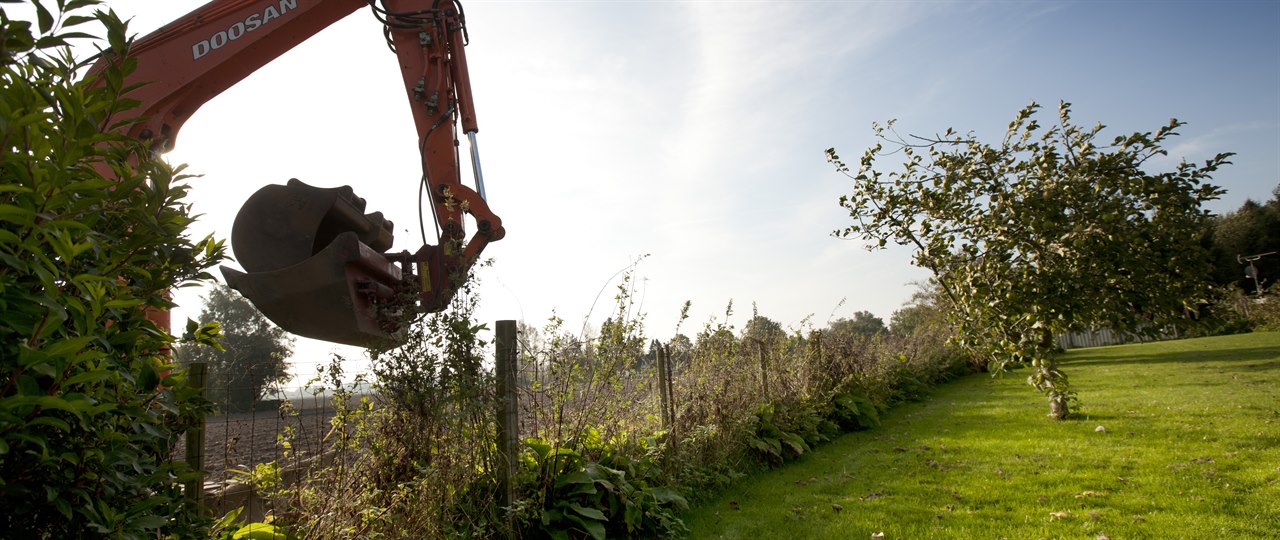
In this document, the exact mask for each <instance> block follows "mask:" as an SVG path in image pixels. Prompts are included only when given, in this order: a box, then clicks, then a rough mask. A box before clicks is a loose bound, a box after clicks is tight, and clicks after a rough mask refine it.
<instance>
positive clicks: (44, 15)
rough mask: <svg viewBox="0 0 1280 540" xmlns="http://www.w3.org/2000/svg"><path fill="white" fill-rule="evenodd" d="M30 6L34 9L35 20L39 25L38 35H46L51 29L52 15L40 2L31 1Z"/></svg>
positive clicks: (38, 0) (37, 0) (36, 0)
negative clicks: (32, 5)
mask: <svg viewBox="0 0 1280 540" xmlns="http://www.w3.org/2000/svg"><path fill="white" fill-rule="evenodd" d="M31 3H32V4H34V5H35V7H36V19H37V20H38V21H39V23H40V33H41V34H48V33H49V30H52V29H53V14H52V13H49V8H46V7H44V4H42V3H41V2H40V0H32V1H31Z"/></svg>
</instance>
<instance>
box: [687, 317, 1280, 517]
mask: <svg viewBox="0 0 1280 540" xmlns="http://www.w3.org/2000/svg"><path fill="white" fill-rule="evenodd" d="M1064 369H1065V371H1066V372H1067V374H1068V376H1070V377H1071V382H1072V384H1073V385H1074V386H1075V388H1077V389H1078V390H1079V392H1080V398H1081V402H1082V403H1081V405H1082V406H1083V407H1082V408H1081V409H1080V415H1079V416H1078V417H1077V418H1075V419H1073V420H1067V421H1064V422H1057V421H1053V420H1051V419H1049V418H1047V417H1046V416H1045V414H1046V413H1047V412H1048V406H1047V405H1046V404H1045V402H1044V400H1043V399H1041V398H1040V397H1039V396H1038V395H1037V394H1036V393H1034V391H1033V390H1032V389H1031V388H1030V387H1028V386H1027V385H1026V382H1025V376H1023V375H1019V373H1018V372H1013V373H1010V374H1008V375H1005V376H1003V377H1001V378H995V379H993V378H991V377H990V376H986V375H978V376H973V377H968V378H965V379H962V380H960V381H957V382H954V383H951V384H948V385H945V386H943V387H940V388H938V389H936V390H935V391H934V392H933V395H932V397H931V398H929V399H928V400H927V401H924V402H920V403H912V404H906V405H901V406H899V407H897V408H895V409H894V410H892V411H890V412H889V413H888V414H887V415H885V418H884V423H883V424H882V425H881V426H880V427H878V428H876V429H873V430H871V431H867V432H862V433H855V434H850V435H847V436H844V437H842V438H840V439H837V440H836V441H834V442H832V443H830V444H828V445H826V446H823V447H821V448H818V449H816V450H814V451H813V452H811V453H809V454H808V455H807V456H805V457H804V458H802V459H801V460H800V461H798V462H796V463H793V464H790V465H788V466H786V467H783V468H781V469H777V470H774V471H770V472H768V473H764V474H760V475H758V476H756V477H753V478H749V479H746V480H744V481H742V482H740V483H739V484H737V485H735V486H734V487H733V488H732V489H731V490H730V491H729V492H727V493H725V494H724V495H723V496H722V497H721V498H720V499H719V500H716V501H713V502H711V503H708V504H707V505H705V506H703V507H700V508H695V509H694V510H693V511H692V512H690V513H689V514H688V515H686V516H685V522H686V524H688V526H689V528H690V529H691V530H692V531H693V534H692V536H691V537H692V538H751V539H756V538H783V539H792V540H800V539H809V538H840V539H870V538H872V535H873V534H876V533H881V532H882V533H884V538H885V539H886V540H894V539H918V538H966V539H968V538H992V539H995V538H1009V539H1024V538H1029V539H1035V538H1088V539H1096V538H1100V537H1103V536H1105V537H1109V538H1113V539H1116V540H1119V539H1122V538H1155V539H1166V538H1168V539H1175V538H1194V539H1201V538H1203V539H1240V538H1280V333H1255V334H1246V335H1238V336H1224V337H1214V338H1203V339H1192V340H1182V341H1169V342H1162V343H1151V344H1142V345H1123V346H1117V347H1101V348H1095V349H1084V350H1079V351H1072V352H1071V353H1069V354H1068V355H1067V356H1066V358H1065V365H1064Z"/></svg>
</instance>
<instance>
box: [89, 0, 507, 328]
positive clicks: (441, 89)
mask: <svg viewBox="0 0 1280 540" xmlns="http://www.w3.org/2000/svg"><path fill="white" fill-rule="evenodd" d="M371 6H375V3H373V2H369V1H367V0H215V1H213V2H210V3H209V4H206V5H205V6H202V7H200V8H198V9H196V10H195V11H193V12H191V13H189V14H187V15H185V16H183V17H181V18H179V19H177V20H175V21H173V22H172V23H169V24H168V25H165V26H164V27H162V28H160V29H159V30H156V31H155V32H152V33H151V34H148V35H147V36H144V37H142V38H140V39H139V40H138V41H137V42H136V43H134V44H133V46H132V49H131V51H130V52H131V55H132V57H133V58H135V59H136V60H137V69H136V71H135V72H134V73H133V74H132V75H131V76H130V78H129V82H130V83H141V86H139V87H138V88H137V89H135V90H132V91H131V92H130V93H129V94H127V97H129V98H131V99H135V100H137V101H139V102H140V109H139V112H140V113H141V114H142V115H143V116H144V117H145V119H144V120H143V121H141V122H138V123H135V124H132V125H131V126H130V127H129V128H128V134H129V135H131V136H134V137H136V138H139V139H142V140H149V141H151V142H152V145H153V147H154V148H155V150H156V151H158V152H164V151H167V150H169V149H172V148H173V146H174V143H175V141H176V140H177V137H178V132H179V131H180V130H181V129H182V126H183V124H184V123H185V122H186V120H187V119H188V118H190V116H191V115H192V114H193V113H195V111H196V110H197V109H199V108H200V107H201V106H202V105H203V104H205V103H206V102H208V101H209V100H211V99H213V98H214V97H216V96H217V95H218V94H220V93H222V92H223V91H225V90H226V89H228V88H230V87H231V86H233V85H235V84H236V83H237V82H239V81H241V80H243V79H244V78H245V77H247V76H249V75H250V74H251V73H253V72H254V71H256V70H257V69H259V68H261V67H262V66H264V65H266V64H268V63H270V62H271V61H273V60H275V59H276V58H277V57H279V56H280V55H281V54H283V53H284V52H286V51H288V50H289V49H292V48H293V47H295V46H297V45H298V44H300V43H302V42H303V41H305V40H306V39H307V38H309V37H311V36H313V35H315V34H317V33H319V32H320V31H322V30H324V29H325V28H327V27H328V26H330V25H332V24H333V23H335V22H337V21H338V20H340V19H342V18H344V17H346V16H347V15H349V14H351V13H353V12H355V11H357V10H359V9H360V8H362V7H371ZM380 6H381V9H376V8H375V11H376V13H377V14H379V16H380V17H385V20H386V22H387V25H386V28H385V30H386V33H387V36H388V39H389V41H390V43H391V44H392V46H393V48H394V50H395V51H396V52H395V54H396V55H397V57H398V60H399V66H400V70H401V74H402V78H403V80H404V86H405V94H406V96H407V98H408V100H409V110H410V114H411V115H412V117H413V120H414V124H415V126H416V128H417V132H418V142H419V147H420V148H421V150H422V153H421V154H422V155H421V159H422V168H423V175H424V177H425V179H426V184H427V189H428V192H429V197H430V201H431V204H432V205H433V207H434V209H435V215H436V219H437V222H438V224H439V226H440V230H441V231H442V233H441V238H440V245H426V246H423V247H422V248H420V249H419V250H417V251H416V252H414V253H408V252H404V253H401V254H387V253H384V251H385V250H386V249H387V246H389V245H390V242H389V241H387V242H385V245H377V246H376V248H370V247H369V246H368V245H366V244H364V243H362V242H361V241H360V239H353V238H350V237H347V236H343V235H341V234H340V233H341V232H342V231H330V233H331V234H330V233H326V234H328V236H330V237H334V238H337V237H338V236H341V237H342V238H343V242H344V246H347V247H343V248H342V249H340V250H338V251H340V252H341V253H342V255H333V256H330V257H329V260H330V261H331V264H359V265H365V266H367V265H368V264H369V263H368V261H369V260H370V258H369V257H367V256H366V255H369V254H373V255H375V256H376V257H378V258H383V257H385V258H386V259H387V260H388V261H390V262H391V263H393V264H399V265H400V266H401V268H403V269H404V270H405V271H406V272H405V274H404V275H397V276H395V278H391V277H388V276H381V277H380V278H379V284H380V285H382V286H385V285H387V283H388V282H390V281H396V280H400V281H401V282H403V284H404V285H405V286H410V287H412V288H413V289H414V290H416V294H417V296H418V304H419V306H418V307H419V310H422V311H436V310H439V309H443V308H444V307H445V306H446V305H447V304H448V302H449V300H450V298H452V296H453V294H454V292H455V283H456V281H455V279H454V278H455V276H459V275H462V274H464V273H465V272H466V271H467V270H468V269H469V268H470V267H471V266H472V265H473V264H474V263H475V262H476V260H477V259H478V258H479V256H480V254H481V252H482V251H483V250H484V249H485V247H486V246H487V245H488V243H489V242H492V241H496V240H500V239H501V238H502V237H503V236H504V235H505V230H504V229H503V227H502V221H501V219H499V218H498V216H497V215H495V214H494V213H493V212H492V211H491V210H490V208H489V205H488V203H487V202H486V201H485V200H484V198H483V197H482V196H481V195H480V194H479V193H477V191H476V190H474V189H472V188H471V187H469V186H467V185H464V184H463V183H462V178H461V174H460V167H459V164H458V160H457V153H456V144H457V141H456V138H457V128H458V126H459V124H461V127H462V129H463V131H464V132H466V133H474V132H476V131H477V130H478V124H477V122H476V114H475V105H474V102H473V98H472V92H471V88H470V80H469V74H468V70H467V66H466V55H465V52H464V49H463V47H464V45H465V43H464V41H465V32H466V30H465V21H464V20H463V14H462V10H461V6H460V4H458V3H457V2H455V1H453V0H382V1H381V2H380ZM104 61H110V59H109V58H108V59H104ZM414 180H417V179H414ZM409 184H410V183H409V182H406V185H409ZM413 184H414V185H416V182H413ZM356 187H357V189H358V188H359V186H356ZM258 211H263V210H258ZM266 211H270V210H266ZM467 215H470V216H471V218H472V219H473V220H474V221H475V223H476V231H474V232H473V233H472V234H471V236H470V237H468V236H467V233H466V230H465V222H464V218H465V216H467ZM317 232H318V231H308V230H286V231H282V233H285V234H301V235H312V236H314V235H316V234H317ZM352 241H354V242H356V243H357V244H359V245H358V246H354V247H353V246H352V245H351V244H350V242H352ZM334 242H337V240H336V239H335V240H334ZM233 247H234V241H233ZM327 247H328V246H327V245H316V246H314V250H313V252H312V255H318V254H320V253H321V252H324V250H325V249H326V248H327ZM362 248H365V249H362ZM260 249H261V248H259V250H260ZM330 253H331V254H332V253H333V251H330ZM352 253H354V254H356V255H348V254H352ZM361 254H363V255H361ZM332 261H337V262H332ZM311 264H319V263H315V262H312V263H311ZM379 264H381V263H379ZM362 268H363V267H362ZM415 268H416V269H418V272H419V274H420V275H412V274H411V272H412V271H413V269H415ZM246 270H249V269H248V268H246ZM335 272H336V271H335ZM362 272H365V271H364V270H359V271H352V272H346V275H353V276H357V277H352V278H349V279H351V280H353V283H354V280H356V279H357V278H358V277H359V276H361V275H364V274H362ZM322 273H326V275H340V274H341V273H334V272H322ZM365 273H367V272H365ZM379 275H381V274H379ZM359 279H365V278H359ZM236 280H238V281H242V282H243V281H244V279H243V278H241V277H237V278H236ZM368 281H369V280H368V279H365V283H366V286H362V287H355V285H354V284H352V286H351V287H348V288H349V289H350V290H351V291H356V292H353V293H352V294H372V292H370V291H371V290H372V289H370V287H369V286H367V285H368ZM337 289H338V288H336V287H334V288H333V290H337ZM357 289H359V290H358V291H357ZM373 289H377V287H373ZM384 292H385V291H384ZM251 294H252V293H251ZM275 296H278V297H281V298H292V299H294V300H286V301H284V302H293V303H296V304H298V308H297V309H302V310H305V309H307V308H303V307H302V305H303V304H306V302H298V301H297V298H299V296H298V295H297V294H293V293H288V294H283V295H275ZM250 299H251V300H252V299H253V298H252V297H250ZM355 303H356V304H359V303H360V302H355ZM260 307H261V306H260ZM281 309H284V310H286V311H288V310H290V309H293V308H290V307H289V306H288V305H285V306H284V307H283V308H282V307H281V306H279V305H274V306H272V308H271V309H269V310H264V311H277V312H279V311H280V310H281ZM365 311H366V312H374V311H377V312H379V313H384V312H385V313H391V315H385V314H383V315H378V316H393V317H408V316H409V314H407V313H404V312H403V311H402V310H397V309H390V310H365ZM294 315H299V316H302V317H303V318H305V317H306V314H305V313H300V314H295V313H290V314H289V315H288V317H286V318H290V317H293V316H294ZM163 318H164V319H167V314H166V315H164V316H163ZM335 320H336V319H335ZM368 322H369V321H363V320H358V321H357V322H356V323H354V324H355V325H357V326H359V325H364V324H366V323H368ZM374 322H375V323H377V324H380V325H383V326H384V327H385V326H386V325H385V324H384V323H387V322H388V321H374ZM391 322H403V321H391ZM163 323H164V327H165V328H166V329H167V328H168V321H167V320H165V321H163ZM342 324H345V323H342ZM288 329H289V328H286V330H288ZM345 330H346V329H335V330H334V331H333V332H332V333H333V334H334V335H337V334H341V333H343V332H345ZM325 333H326V332H325V331H320V332H314V331H313V332H311V334H312V337H319V338H320V339H326V338H325ZM317 334H318V335H317ZM351 341H352V339H345V341H340V342H351ZM355 341H360V340H359V339H356V340H355Z"/></svg>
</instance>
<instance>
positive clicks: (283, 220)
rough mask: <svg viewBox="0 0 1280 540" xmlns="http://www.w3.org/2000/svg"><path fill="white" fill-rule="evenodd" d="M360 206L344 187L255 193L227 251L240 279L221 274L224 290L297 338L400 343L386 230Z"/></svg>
mask: <svg viewBox="0 0 1280 540" xmlns="http://www.w3.org/2000/svg"><path fill="white" fill-rule="evenodd" d="M364 206H365V203H364V201H363V200H361V199H359V198H358V197H356V196H355V195H354V193H352V190H351V188H350V187H341V188H333V189H326V188H317V187H313V186H309V185H306V184H304V183H302V182H300V181H298V180H290V181H289V183H288V185H285V186H279V185H272V186H267V187H265V188H263V189H261V190H259V191H258V192H257V193H255V194H254V195H253V196H251V197H250V198H249V200H248V201H247V202H246V203H245V205H244V206H243V207H241V209H240V212H239V214H237V215H236V220H235V224H234V225H233V227H232V231H231V247H232V249H233V250H234V251H235V254H236V258H237V259H238V260H239V261H240V264H241V266H243V267H244V270H245V271H244V272H241V271H238V270H235V269H232V268H228V267H225V266H224V267H222V268H221V270H222V275H223V277H224V278H225V279H226V281H227V285H229V286H230V287H231V288H233V289H235V290H237V291H239V292H240V294H242V295H244V297H245V298H247V299H249V301H250V302H252V303H253V305H254V306H256V307H257V308H258V310H259V311H261V312H262V314H263V315H265V316H266V317H267V318H268V319H270V320H271V321H272V322H274V323H275V324H277V325H278V326H280V328H283V329H284V330H286V331H288V332H291V333H294V334H297V335H300V336H306V337H310V338H315V339H320V340H324V341H330V342H333V343H343V344H347V345H356V346H361V347H383V346H388V345H393V344H395V343H398V342H400V341H402V339H403V338H402V335H401V331H402V322H403V321H404V320H406V319H407V317H406V316H407V315H408V313H405V311H407V308H404V307H396V306H405V305H407V304H405V303H403V302H399V301H397V300H398V299H397V295H398V294H400V292H401V289H402V285H403V281H404V280H403V276H402V272H401V269H400V267H399V266H397V265H396V264H395V263H394V262H392V261H389V260H388V259H387V258H386V257H385V256H384V254H383V253H384V252H385V251H386V250H387V249H388V248H390V247H391V242H392V238H391V223H390V222H389V221H386V220H384V219H383V218H382V215H381V214H380V213H374V214H364Z"/></svg>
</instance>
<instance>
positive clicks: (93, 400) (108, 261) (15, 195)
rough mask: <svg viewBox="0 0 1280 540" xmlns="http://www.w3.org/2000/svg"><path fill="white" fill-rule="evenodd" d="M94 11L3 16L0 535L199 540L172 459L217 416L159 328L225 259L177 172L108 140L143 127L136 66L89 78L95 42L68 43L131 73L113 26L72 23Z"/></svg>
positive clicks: (133, 146)
mask: <svg viewBox="0 0 1280 540" xmlns="http://www.w3.org/2000/svg"><path fill="white" fill-rule="evenodd" d="M93 4H96V2H86V1H80V2H68V3H66V8H67V11H66V12H58V13H53V12H50V11H49V10H47V9H46V8H45V7H44V6H41V5H40V4H39V3H36V4H35V7H36V13H37V15H38V21H37V24H36V25H35V26H34V27H33V25H32V24H31V23H29V22H25V21H16V20H11V19H9V18H8V16H7V15H4V14H3V13H0V38H3V43H2V45H3V47H2V48H0V152H3V157H2V159H0V259H2V260H3V261H4V264H3V265H2V266H0V310H2V311H3V313H4V316H3V317H0V377H2V378H3V381H4V382H3V383H0V497H2V498H3V500H4V501H5V502H4V505H5V511H4V513H3V516H0V530H4V531H5V535H6V536H9V537H15V538H16V537H22V538H85V537H96V536H112V537H121V538H143V537H151V538H154V537H156V536H163V535H176V536H184V537H185V536H196V535H198V534H201V532H200V531H202V530H203V529H202V527H203V526H204V523H205V521H204V520H203V518H201V517H200V516H199V514H198V513H197V512H195V511H193V510H194V509H193V508H191V507H189V506H188V503H187V502H185V500H184V499H183V497H182V494H181V491H180V483H179V482H181V481H182V480H184V479H186V478H188V477H189V472H188V470H187V468H186V466H185V465H184V464H182V463H171V462H170V460H169V455H170V452H171V451H172V450H173V447H174V443H175V442H176V440H177V438H178V435H179V434H180V433H182V432H183V431H184V430H185V428H186V427H187V426H189V425H191V423H192V422H195V421H197V419H198V418H200V415H201V413H202V411H204V410H205V407H206V405H205V402H204V401H203V400H202V399H200V398H199V396H198V395H197V394H196V393H195V392H194V391H193V390H191V389H189V388H188V386H187V385H186V384H185V381H184V377H185V374H184V372H182V371H181V370H175V369H173V368H174V366H173V365H171V364H170V362H169V358H168V356H167V354H166V351H167V349H168V348H169V346H170V344H171V342H172V341H173V340H172V338H171V337H170V336H169V335H168V333H167V332H164V331H162V330H161V329H159V328H157V326H156V324H155V323H153V322H152V321H151V320H149V319H148V312H151V311H154V310H163V309H167V308H169V307H171V306H172V304H171V302H170V301H169V299H168V291H170V290H171V289H173V288H174V287H176V286H179V285H181V284H184V283H189V282H192V281H203V280H208V279H210V277H209V276H208V275H206V274H205V273H204V272H203V269H205V268H207V267H209V266H210V265H212V264H214V263H216V262H217V261H218V260H220V259H221V258H222V257H223V251H222V245H221V243H220V242H215V241H213V240H212V239H211V238H205V239H203V240H201V241H198V242H193V241H192V240H190V239H189V238H188V237H187V236H186V231H187V227H188V225H190V224H191V222H192V219H193V218H191V217H190V216H189V215H188V214H187V208H186V207H185V206H184V205H183V204H182V200H183V198H184V197H185V196H186V194H187V187H186V186H185V185H184V184H183V183H182V180H183V178H184V177H183V176H182V175H180V174H179V170H176V169H174V168H171V167H169V166H168V165H167V164H165V163H164V162H163V161H161V160H159V159H155V158H154V157H153V155H152V153H151V151H150V149H149V148H147V147H146V146H145V145H143V144H142V143H140V142H138V141H136V140H131V139H128V138H126V137H124V136H122V135H119V134H117V133H116V132H115V131H113V130H114V129H116V128H118V127H120V126H122V125H126V124H128V123H129V122H130V121H131V120H132V118H131V117H130V116H129V115H128V112H127V111H128V109H129V107H130V106H131V103H130V102H129V101H128V100H125V99H122V98H121V95H122V94H123V93H124V91H125V90H126V88H123V87H122V80H123V77H124V76H125V75H126V74H127V73H128V72H129V71H130V69H131V68H132V62H130V61H129V60H124V61H117V62H112V63H109V64H108V65H107V66H106V68H105V69H104V70H102V71H101V72H99V73H96V74H93V75H90V76H87V77H86V76H85V71H86V68H87V67H88V65H87V63H86V62H81V61H77V60H76V59H75V58H74V57H73V56H72V54H71V52H70V50H69V48H68V47H67V43H68V41H69V40H74V39H83V38H86V37H88V36H87V34H83V33H80V32H76V31H73V30H70V28H71V27H75V26H82V25H91V23H97V24H98V25H100V26H101V28H102V29H104V30H105V31H106V37H107V42H108V44H109V48H108V51H107V52H106V53H105V55H104V58H112V59H120V58H125V55H126V54H127V52H128V51H127V43H126V39H125V32H126V28H125V25H124V24H123V23H122V22H120V21H119V20H118V19H117V18H116V17H115V16H114V15H113V14H110V13H101V12H99V13H97V14H95V15H93V16H86V15H79V14H74V12H75V11H76V10H80V9H83V8H84V7H86V6H90V5H93ZM59 6H63V3H62V2H59ZM191 330H193V331H196V332H195V333H196V334H198V335H200V336H204V337H210V336H211V335H212V334H213V333H214V332H213V328H212V327H204V328H192V329H191Z"/></svg>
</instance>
